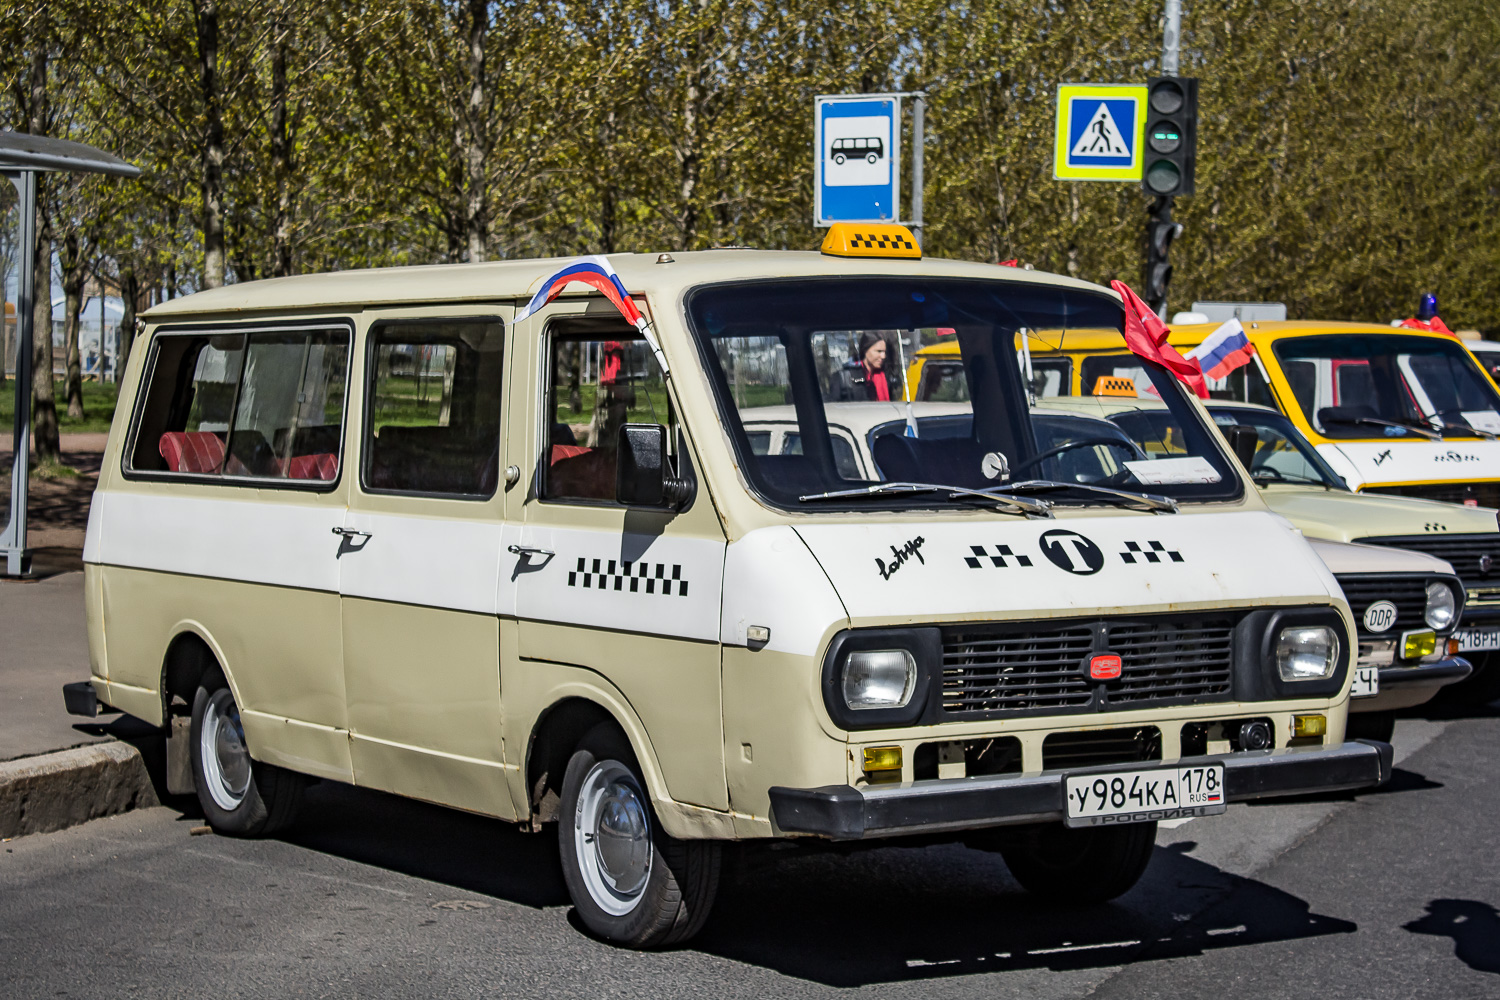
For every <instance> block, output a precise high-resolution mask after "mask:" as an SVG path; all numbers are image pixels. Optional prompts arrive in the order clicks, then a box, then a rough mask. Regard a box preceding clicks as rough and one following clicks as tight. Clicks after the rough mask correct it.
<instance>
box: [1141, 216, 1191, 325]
mask: <svg viewBox="0 0 1500 1000" xmlns="http://www.w3.org/2000/svg"><path fill="white" fill-rule="evenodd" d="M1153 214H1156V213H1153ZM1180 235H1182V223H1180V222H1173V221H1171V218H1170V216H1169V217H1168V218H1166V219H1161V218H1160V217H1159V215H1158V216H1157V217H1154V218H1153V219H1152V220H1151V221H1150V222H1148V223H1146V280H1145V281H1143V282H1142V283H1141V284H1142V285H1143V286H1144V288H1145V294H1144V295H1143V296H1141V297H1142V298H1144V299H1145V300H1146V302H1147V304H1148V305H1151V306H1152V307H1154V308H1157V309H1160V308H1161V304H1162V303H1163V302H1165V301H1166V300H1167V286H1168V285H1170V284H1171V283H1172V265H1171V264H1170V263H1169V262H1168V259H1167V255H1168V252H1169V251H1170V250H1171V249H1172V241H1173V240H1175V239H1177V237H1178V236H1180Z"/></svg>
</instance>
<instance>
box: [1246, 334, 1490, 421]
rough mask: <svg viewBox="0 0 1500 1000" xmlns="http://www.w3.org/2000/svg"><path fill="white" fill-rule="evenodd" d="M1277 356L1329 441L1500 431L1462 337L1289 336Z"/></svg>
mask: <svg viewBox="0 0 1500 1000" xmlns="http://www.w3.org/2000/svg"><path fill="white" fill-rule="evenodd" d="M1276 357H1277V359H1278V360H1279V361H1280V362H1281V368H1282V371H1283V372H1284V373H1285V374H1286V380H1287V382H1288V383H1289V384H1290V385H1291V387H1292V394H1293V395H1294V396H1295V397H1296V399H1297V405H1298V406H1300V407H1301V408H1302V412H1303V413H1304V414H1306V416H1307V419H1308V422H1309V423H1311V424H1312V426H1313V427H1314V428H1315V429H1316V430H1317V431H1318V432H1319V433H1321V434H1323V435H1324V436H1326V437H1334V438H1339V437H1343V438H1371V437H1377V438H1378V437H1391V438H1402V437H1411V438H1416V437H1420V436H1430V432H1433V431H1436V432H1438V433H1440V434H1442V435H1444V436H1449V437H1452V436H1455V435H1456V436H1460V437H1463V436H1468V437H1474V436H1476V435H1475V431H1476V430H1477V431H1481V432H1484V433H1486V434H1494V433H1497V432H1500V396H1497V395H1496V393H1495V387H1494V386H1493V385H1491V384H1490V383H1489V381H1488V380H1487V379H1486V378H1485V377H1484V373H1483V372H1481V371H1480V370H1479V368H1478V366H1477V365H1475V363H1474V360H1473V358H1472V357H1471V356H1470V355H1469V352H1468V351H1466V350H1464V347H1463V345H1462V344H1460V343H1459V342H1458V341H1456V340H1447V339H1440V338H1436V337H1414V336H1411V335H1408V334H1399V333H1367V334H1338V335H1333V336H1318V337H1289V338H1287V339H1284V340H1281V341H1279V342H1277V344H1276ZM1423 432H1428V435H1424V434H1423Z"/></svg>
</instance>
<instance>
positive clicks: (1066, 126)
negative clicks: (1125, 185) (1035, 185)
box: [1052, 83, 1146, 182]
mask: <svg viewBox="0 0 1500 1000" xmlns="http://www.w3.org/2000/svg"><path fill="white" fill-rule="evenodd" d="M1145 134H1146V85H1145V84H1143V83H1064V84H1061V85H1060V86H1058V88H1057V136H1056V139H1055V142H1054V146H1053V156H1052V176H1053V177H1055V178H1056V179H1057V180H1060V181H1135V182H1139V181H1140V179H1141V162H1142V160H1143V159H1144V157H1143V155H1142V153H1141V143H1142V141H1143V140H1144V138H1145Z"/></svg>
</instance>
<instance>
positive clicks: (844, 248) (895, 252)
mask: <svg viewBox="0 0 1500 1000" xmlns="http://www.w3.org/2000/svg"><path fill="white" fill-rule="evenodd" d="M820 249H821V250H822V251H823V252H824V253H826V254H828V255H829V256H831V257H913V258H920V257H921V256H922V248H921V247H919V246H918V245H917V238H916V237H915V236H913V235H912V233H911V230H910V229H907V228H906V227H905V226H896V225H882V224H878V223H871V222H838V223H834V225H832V226H831V227H829V229H828V235H827V236H825V237H823V245H822V247H821V248H820Z"/></svg>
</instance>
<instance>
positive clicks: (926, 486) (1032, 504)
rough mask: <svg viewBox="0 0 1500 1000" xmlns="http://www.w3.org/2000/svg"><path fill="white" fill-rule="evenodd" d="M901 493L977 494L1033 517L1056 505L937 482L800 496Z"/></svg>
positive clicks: (1047, 513) (828, 497)
mask: <svg viewBox="0 0 1500 1000" xmlns="http://www.w3.org/2000/svg"><path fill="white" fill-rule="evenodd" d="M900 493H947V494H948V499H949V500H955V499H958V498H960V497H977V498H978V499H981V500H988V501H990V502H991V503H994V502H997V501H998V502H999V503H1001V504H1004V505H1005V506H1003V507H1002V508H1001V509H1002V510H1005V511H1007V512H1009V513H1014V514H1026V515H1029V516H1033V517H1051V516H1052V505H1051V504H1049V503H1046V502H1044V501H1039V500H1023V499H1021V498H1020V497H1010V496H996V495H995V494H993V493H990V492H987V491H985V490H970V489H965V488H964V487H962V486H942V485H939V484H937V483H876V484H875V485H874V486H864V487H861V488H860V489H857V490H833V491H831V492H829V493H812V494H809V495H807V496H802V497H798V498H797V499H798V500H800V501H801V502H802V503H808V502H810V501H813V500H848V499H853V498H855V497H874V496H882V495H890V494H900Z"/></svg>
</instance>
